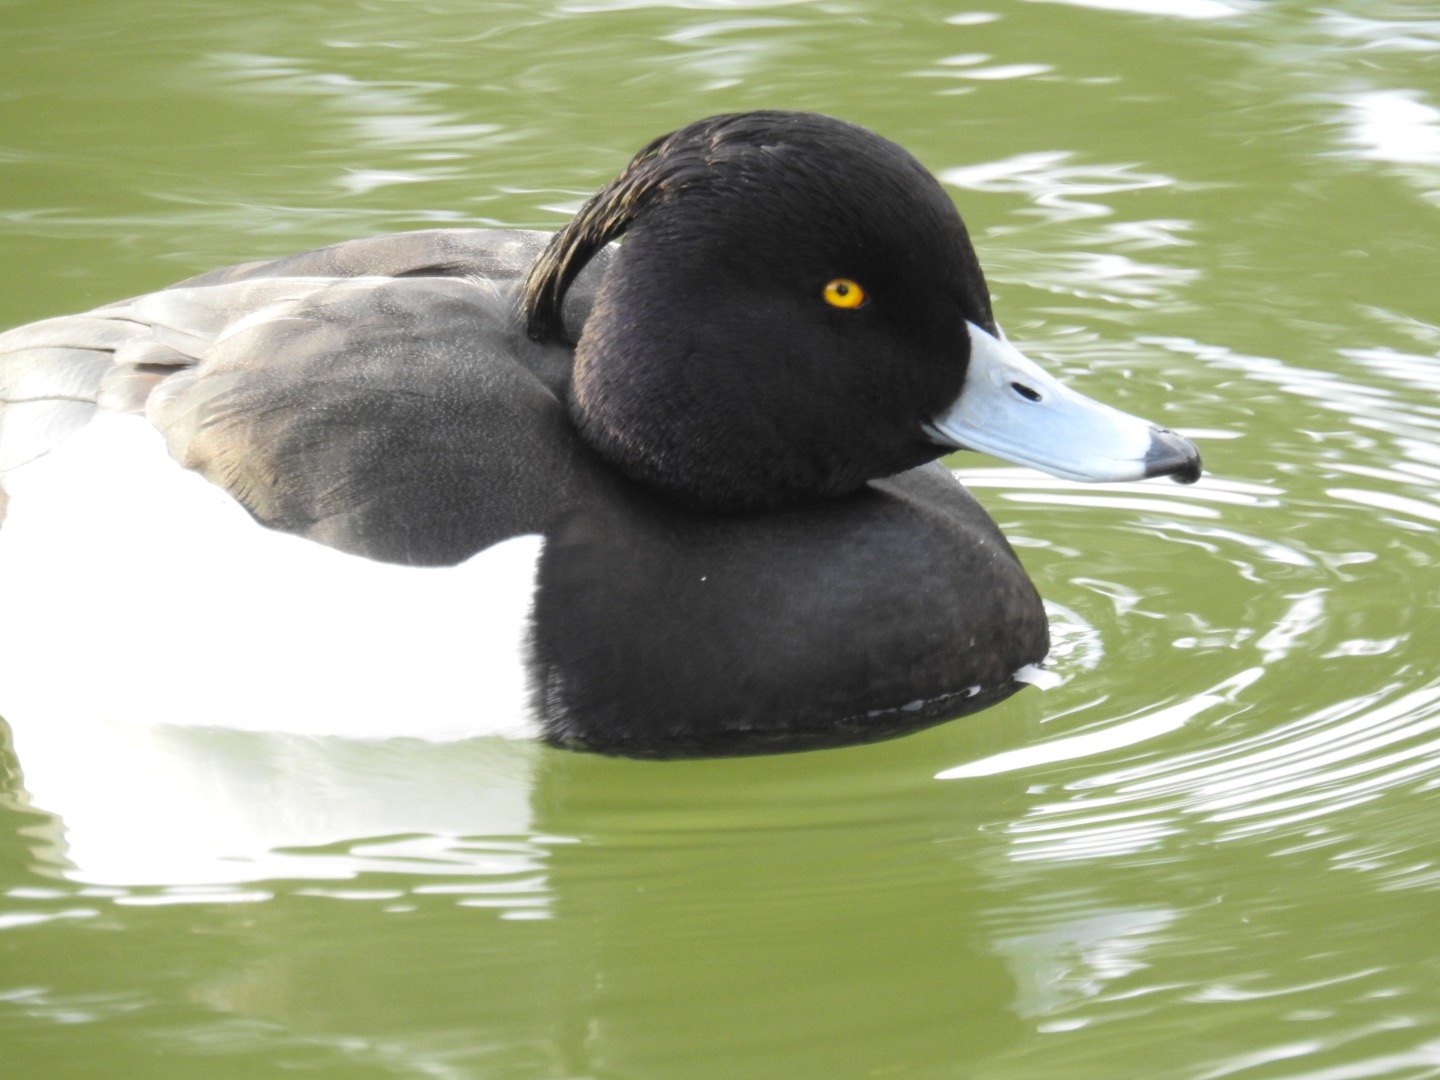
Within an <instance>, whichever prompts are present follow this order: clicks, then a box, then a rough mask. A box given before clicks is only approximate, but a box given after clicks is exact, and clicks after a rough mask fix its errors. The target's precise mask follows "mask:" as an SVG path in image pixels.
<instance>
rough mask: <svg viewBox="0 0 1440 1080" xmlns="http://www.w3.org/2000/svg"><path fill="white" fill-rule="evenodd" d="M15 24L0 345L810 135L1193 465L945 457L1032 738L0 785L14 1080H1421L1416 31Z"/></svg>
mask: <svg viewBox="0 0 1440 1080" xmlns="http://www.w3.org/2000/svg"><path fill="white" fill-rule="evenodd" d="M0 27H3V31H4V40H5V43H6V44H5V47H4V51H5V56H6V63H5V64H4V65H3V66H0V193H3V198H0V251H3V253H4V258H3V263H0V265H3V270H0V275H3V280H4V283H5V288H4V289H3V290H0V323H3V324H5V325H9V324H13V323H17V322H21V321H25V320H28V319H34V318H39V317H42V316H45V315H49V314H55V313H59V312H65V311H73V310H79V309H82V308H84V307H86V306H90V305H94V304H98V303H102V302H106V301H109V300H112V299H116V298H119V297H122V296H125V295H129V294H133V293H136V292H139V291H143V290H146V289H151V288H155V287H159V286H161V285H163V284H166V283H168V282H170V281H173V280H176V279H178V278H180V277H183V276H185V275H187V274H189V273H193V272H198V271H200V270H204V269H208V268H210V267H212V266H216V265H220V264H222V263H226V262H234V261H240V260H244V259H250V258H255V257H259V256H264V255H276V254H282V253H285V252H288V251H292V250H297V249H300V248H304V247H309V246H315V245H318V244H323V243H328V242H332V241H335V240H340V239H345V238H348V237H351V236H356V235H364V234H370V233H375V232H380V231H385V230H392V229H401V228H411V227H423V226H428V225H449V224H490V223H503V224H512V225H527V226H538V227H553V226H554V225H556V224H557V223H559V222H560V221H562V220H563V219H564V217H565V215H566V214H567V213H569V212H570V211H572V210H573V209H574V208H575V207H576V206H577V205H578V204H579V202H580V201H581V200H582V199H583V198H584V196H585V195H586V194H587V193H588V192H590V191H591V190H593V189H594V188H595V187H596V186H598V185H599V184H600V183H602V182H603V181H604V180H606V179H607V178H608V177H609V176H610V175H612V174H613V173H614V171H615V170H616V169H618V168H619V166H620V165H621V164H623V162H624V161H625V160H626V158H627V157H628V155H629V154H630V153H631V152H632V151H633V150H635V149H636V148H638V147H639V146H640V145H642V144H643V143H644V142H645V141H647V140H648V139H649V138H651V137H652V136H654V135H656V134H658V133H660V132H663V131H666V130H668V129H670V128H672V127H675V126H677V125H678V124H681V123H683V122H685V121H687V120H689V119H692V118H695V117H697V116H700V115H703V114H706V113H711V112H718V111H725V110H731V109H743V108H757V107H791V108H810V109H819V110H823V111H827V112H832V113H836V114H838V115H842V116H845V117H848V118H850V119H854V120H857V121H860V122H862V123H865V124H867V125H869V126H871V127H874V128H876V129H878V130H880V131H881V132H883V133H884V134H886V135H888V136H890V137H892V138H894V139H896V140H898V141H899V142H901V143H903V144H905V145H906V146H907V147H909V148H910V149H911V150H913V151H914V152H915V153H916V154H917V155H918V156H919V157H920V158H921V160H922V161H924V162H925V163H926V164H927V165H928V166H929V167H930V168H931V169H932V170H934V171H935V172H936V174H937V175H939V176H940V177H941V178H942V180H943V181H944V182H945V183H946V184H947V185H948V187H949V188H950V190H951V191H952V193H953V195H954V197H955V199H956V202H957V205H959V206H960V208H961V210H962V212H963V213H964V214H965V216H966V219H967V221H968V222H969V224H970V227H971V230H972V233H973V235H974V237H975V240H976V246H977V248H978V249H979V251H980V255H981V259H982V261H983V262H984V264H985V266H986V268H987V271H988V273H989V276H990V281H991V286H992V289H993V291H994V293H995V294H996V304H997V313H998V315H999V317H1000V319H1001V321H1002V322H1003V323H1004V324H1005V326H1006V329H1007V331H1008V333H1009V335H1010V336H1011V337H1012V338H1013V339H1015V340H1017V341H1018V342H1020V343H1021V344H1022V345H1023V346H1025V347H1026V349H1027V351H1028V352H1030V354H1031V355H1033V356H1034V357H1036V358H1037V359H1039V360H1041V361H1042V362H1044V363H1046V364H1047V365H1048V366H1050V367H1051V368H1052V369H1054V370H1057V371H1059V372H1061V373H1063V374H1065V375H1066V376H1067V377H1069V378H1070V379H1071V380H1072V381H1073V382H1074V383H1075V384H1076V385H1078V386H1079V387H1080V388H1082V389H1083V390H1085V391H1086V392H1088V393H1090V394H1092V395H1094V396H1097V397H1102V398H1104V399H1106V400H1109V401H1112V402H1114V403H1115V404H1117V405H1119V406H1121V407H1123V408H1126V409H1128V410H1131V411H1134V412H1137V413H1140V414H1142V415H1145V416H1149V417H1152V418H1155V419H1157V420H1161V421H1163V422H1165V423H1168V424H1171V425H1172V426H1176V427H1179V428H1181V429H1183V430H1186V431H1187V432H1190V433H1191V434H1193V435H1195V436H1196V437H1197V438H1199V439H1200V440H1201V441H1202V445H1203V448H1204V451H1205V455H1206V463H1207V467H1208V469H1209V473H1208V475H1207V476H1206V478H1205V479H1204V480H1203V481H1202V482H1201V483H1200V484H1198V485H1196V486H1195V487H1194V488H1178V487H1175V486H1173V485H1170V484H1167V483H1163V482H1161V483H1155V484H1144V485H1125V486H1115V487H1113V488H1112V487H1103V486H1102V487H1098V488H1097V487H1081V486H1078V485H1074V484H1069V483H1065V482H1061V481H1055V480H1050V479H1047V478H1043V477H1040V476H1038V475H1036V474H1034V473H1030V472H1027V471H1025V470H1020V469H1012V468H1008V467H1001V466H997V465H996V464H995V463H994V462H990V461H987V460H984V459H979V458H975V457H967V456H960V457H957V458H955V459H954V460H953V462H952V464H953V465H954V466H955V467H956V468H957V469H958V470H960V473H961V476H962V478H963V479H964V480H965V481H966V483H967V484H969V485H970V486H971V487H972V488H973V489H974V490H975V491H976V493H977V494H978V495H979V496H980V498H981V499H982V500H983V501H984V502H985V503H986V504H987V506H988V507H989V508H990V510H991V512H992V513H993V514H994V515H995V517H996V518H997V519H998V520H999V521H1000V522H1001V524H1002V525H1003V527H1004V528H1005V530H1006V532H1007V533H1008V534H1009V536H1010V537H1011V538H1012V540H1013V541H1014V543H1015V544H1016V546H1017V549H1018V550H1019V551H1020V553H1021V555H1022V557H1023V559H1024V561H1025V563H1026V565H1027V567H1028V568H1029V570H1030V572H1031V574H1032V576H1033V577H1034V578H1035V581H1036V583H1037V584H1038V586H1039V587H1040V590H1041V592H1042V593H1043V594H1044V596H1045V597H1046V598H1047V602H1048V604H1049V606H1050V610H1051V614H1052V619H1053V622H1054V626H1055V638H1056V652H1055V656H1054V658H1053V663H1052V670H1053V671H1054V672H1055V675H1056V680H1055V685H1052V686H1050V687H1049V688H1047V689H1045V690H1043V691H1042V690H1038V689H1036V690H1027V691H1025V692H1024V693H1022V694H1020V695H1018V696H1017V697H1015V698H1012V699H1011V700H1010V701H1008V702H1006V703H1004V704H1003V705H1001V706H999V707H997V708H994V709H992V710H990V711H988V712H985V713H983V714H980V715H978V716H975V717H972V718H969V719H966V720H962V721H959V722H956V723H953V724H949V725H944V726H941V727H938V728H935V729H933V730H930V731H927V732H923V733H921V734H919V735H915V736H912V737H910V738H906V739H901V740H897V741H894V742H890V743H885V744H880V745H876V746H869V747H859V748H853V749H846V750H837V751H826V752H818V753H808V754H799V755H793V756H785V757H776V758H765V759H750V760H739V761H716V762H684V763H666V764H656V763H642V762H627V761H615V760H609V759H602V758H592V757H584V756H580V755H574V754H567V753H563V752H558V751H552V750H548V749H541V748H533V747H517V746H514V745H506V744H501V745H489V744H485V743H479V744H476V745H473V746H467V747H464V748H461V749H455V748H449V749H446V750H437V748H434V747H426V746H420V745H413V746H410V745H387V746H384V747H375V746H349V747H335V746H327V745H323V744H320V745H317V744H312V743H304V742H298V741H296V742H292V741H286V740H278V739H268V738H264V737H255V736H243V735H235V734H230V735H225V736H223V737H222V736H218V735H206V734H204V733H188V734H185V733H168V734H167V733H160V734H157V735H154V736H153V737H150V738H149V739H147V740H144V741H142V742H141V743H140V744H138V745H136V744H133V743H127V742H124V741H123V740H122V741H119V742H117V743H114V744H105V743H95V744H90V745H85V746H74V747H69V748H65V749H67V750H68V752H69V754H70V755H71V766H72V767H69V768H65V769H62V770H60V771H59V772H55V771H53V770H52V771H50V772H46V773H43V775H42V771H40V770H38V769H33V768H32V771H31V773H29V774H26V775H23V776H22V772H23V771H24V770H25V768H26V766H25V761H24V760H23V759H22V760H20V761H19V762H18V764H17V762H16V760H15V759H14V757H13V755H6V754H5V753H3V752H0V1048H3V1057H4V1060H5V1062H6V1065H7V1067H8V1068H10V1069H13V1070H14V1071H15V1072H16V1074H17V1075H33V1076H43V1077H47V1078H49V1077H68V1076H76V1077H79V1076H93V1075H111V1076H131V1075H134V1076H145V1077H147V1078H151V1077H153V1078H164V1077H170V1076H174V1077H182V1076H183V1077H189V1076H193V1075H196V1074H197V1073H198V1072H201V1071H204V1072H205V1074H206V1075H213V1076H217V1077H225V1076H236V1077H246V1078H253V1077H264V1076H272V1075H275V1076H279V1075H286V1074H290V1073H293V1072H296V1071H302V1070H303V1071H306V1072H307V1073H309V1074H313V1075H317V1076H335V1077H345V1078H347V1080H352V1078H362V1077H370V1076H374V1077H381V1076H405V1077H411V1076H413V1077H436V1076H443V1077H455V1078H484V1080H492V1078H507V1080H508V1078H516V1080H521V1078H540V1077H564V1078H581V1077H596V1078H602V1077H603V1078H619V1077H626V1078H650V1077H653V1078H657V1080H658V1078H666V1080H670V1078H675V1077H685V1078H687V1080H692V1078H693V1080H703V1078H708V1077H715V1078H717V1080H719V1078H726V1080H729V1078H734V1077H737V1076H745V1077H753V1078H757V1080H761V1078H769V1077H774V1078H776V1080H781V1078H783V1080H795V1078H797V1077H826V1078H829V1080H842V1078H846V1077H856V1078H860V1077H867V1078H868V1077H923V1078H931V1077H935V1078H942V1077H965V1078H977V1080H990V1078H1029V1077H1042V1076H1065V1077H1069V1078H1087V1077H1094V1078H1096V1080H1102V1078H1104V1080H1111V1078H1114V1077H1130V1076H1144V1077H1147V1078H1193V1080H1210V1078H1219V1077H1237V1078H1244V1080H1302V1078H1304V1080H1349V1078H1355V1077H1394V1078H1419V1077H1432V1076H1440V990H1437V987H1440V939H1437V936H1436V932H1435V930H1434V922H1435V918H1434V913H1435V911H1436V910H1437V907H1436V905H1437V897H1436V892H1437V889H1440V844H1437V841H1436V839H1435V835H1436V828H1435V820H1436V809H1435V808H1436V805H1437V802H1436V799H1437V796H1436V793H1435V790H1434V789H1435V788H1436V787H1437V785H1440V672H1437V665H1436V660H1435V644H1434V643H1435V642H1436V641H1437V640H1440V636H1437V635H1440V625H1437V623H1440V617H1437V614H1436V609H1437V602H1436V601H1437V592H1440V579H1437V570H1436V567H1435V559H1436V543H1437V535H1436V534H1437V528H1440V445H1437V438H1436V435H1437V431H1440V405H1437V390H1440V360H1437V355H1440V330H1437V326H1440V290H1437V288H1436V271H1435V268H1436V265H1437V257H1440V217H1437V215H1440V55H1437V54H1440V17H1437V16H1436V15H1435V14H1434V12H1433V10H1432V9H1431V7H1430V5H1427V4H1422V3H1419V2H1418V0H1417V2H1412V3H1402V2H1393V3H1386V2H1384V0H1378V2H1361V0H1338V2H1336V3H1332V4H1329V5H1326V6H1323V7H1316V6H1313V5H1308V4H1301V3H1293V2H1284V0H1281V2H1270V3H1262V2H1259V0H1073V2H1031V0H1001V2H995V3H985V4H978V5H975V4H964V3H960V2H952V3H932V2H920V3H911V4H906V5H904V6H903V8H902V9H900V10H896V5H893V4H883V3H880V2H879V0H831V2H826V3H784V2H760V0H756V2H748V3H747V2H739V0H736V2H723V0H709V2H706V0H690V2H687V3H662V2H658V0H657V2H646V0H573V2H556V3H520V2H510V3H504V2H489V3H475V2H466V3H460V2H456V0H427V2H424V3H410V2H406V3H399V2H393V0H370V2H367V3H357V4H312V5H304V6H299V7H296V6H294V5H282V4H274V3H270V2H266V0H262V2H259V3H252V4H247V5H233V4H220V3H211V2H198V3H196V2H186V3H179V2H175V0H171V2H168V3H164V2H162V3H154V4H149V5H145V6H143V7H137V6H134V5H115V4H104V3H96V2H82V0H66V2H65V3H61V4H55V3H49V4H41V3H38V2H33V0H18V2H17V0H12V2H9V3H5V4H3V5H0ZM0 604H3V599H0ZM0 617H3V608H0ZM196 632H203V627H197V628H196ZM237 663H238V664H240V665H241V666H242V670H243V660H240V661H237ZM4 730H5V729H4V728H3V726H0V732H3V731H4ZM22 734H23V733H22ZM31 737H32V739H34V738H43V736H31ZM17 741H19V742H21V743H22V746H23V739H18V740H17ZM31 789H34V790H33V792H32V790H31ZM44 791H49V792H50V796H49V804H48V805H47V802H46V800H45V799H44V798H42V797H41V795H42V792H44ZM32 796H33V797H32ZM61 802H67V803H68V806H65V807H62V806H60V805H58V804H59V803H61ZM57 813H63V814H64V815H65V817H64V819H63V824H62V819H61V818H59V817H57V816H56V814H57ZM67 830H68V831H67Z"/></svg>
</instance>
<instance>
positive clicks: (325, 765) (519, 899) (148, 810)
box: [24, 724, 563, 917]
mask: <svg viewBox="0 0 1440 1080" xmlns="http://www.w3.org/2000/svg"><path fill="white" fill-rule="evenodd" d="M84 739H85V742H86V755H85V757H84V759H83V760H81V761H78V762H77V760H76V759H75V758H74V756H73V755H70V754H67V753H65V748H66V746H70V745H73V740H70V741H65V740H60V745H57V746H54V747H50V746H43V745H42V746H40V747H38V748H36V747H31V749H38V750H39V751H53V752H37V753H31V754H27V755H26V757H25V758H24V770H25V787H26V790H27V791H28V792H29V793H30V796H31V797H32V798H33V801H34V805H35V808H36V809H38V810H44V811H48V812H50V813H54V814H56V815H59V816H58V817H56V818H53V819H49V824H47V825H38V826H35V827H32V828H31V829H29V830H28V832H29V833H30V834H31V836H32V840H33V843H34V846H35V848H36V850H35V852H34V855H35V857H36V858H37V860H38V861H39V862H41V863H42V864H49V865H51V866H54V867H56V868H57V869H59V871H60V872H61V873H63V874H64V876H66V877H68V878H70V879H72V880H75V881H80V882H86V883H89V884H91V885H95V886H119V887H121V888H120V889H119V890H118V891H114V892H110V893H107V895H110V896H112V897H113V898H114V899H115V900H116V902H127V903H181V902H187V901H189V902H205V903H213V902H217V901H224V900H231V901H234V900H255V899H265V898H268V896H269V895H270V894H269V892H267V891H265V890H255V889H237V888H235V886H237V885H243V884H246V883H257V882H265V881H273V880H276V879H304V880H310V881H315V882H332V881H333V882H344V881H349V880H352V879H354V878H356V877H358V876H359V875H361V874H387V875H419V876H422V877H424V878H426V879H428V880H429V881H430V882H431V883H432V884H429V885H427V886H426V887H425V888H426V889H428V890H429V891H446V892H452V893H454V894H455V895H456V896H457V897H458V898H459V900H460V902H461V903H462V905H465V906H475V905H481V906H490V907H499V908H502V909H504V910H505V911H507V912H510V913H512V914H514V915H517V916H520V917H534V916H535V915H536V914H543V910H544V909H545V908H546V906H547V905H548V904H549V892H548V885H547V883H546V876H545V866H546V861H547V850H548V845H549V844H551V843H560V842H563V838H553V837H550V838H546V837H536V836H533V835H532V831H531V830H532V825H533V822H532V814H531V806H530V797H531V787H532V784H533V771H534V767H535V759H536V755H537V754H538V753H540V748H539V746H538V745H536V744H534V743H530V742H525V741H520V740H511V739H502V738H495V739H474V740H470V741H468V742H461V743H450V744H444V745H440V744H430V743H425V742H422V741H420V740H405V739H400V740H382V741H375V742H369V741H364V740H346V739H333V738H305V737H298V736H286V735H275V734H269V733H251V732H227V731H220V730H212V729H182V728H174V727H166V726H163V725H157V726H155V727H152V728H148V729H124V730H120V729H115V728H111V727H106V726H103V725H98V724H97V725H91V726H90V727H89V728H88V729H87V730H86V733H85V735H84ZM436 878H447V879H450V881H449V882H448V883H447V884H445V885H444V886H440V885H436V884H433V883H434V881H435V879H436ZM129 886H139V887H142V890H143V891H141V892H138V893H137V892H134V891H133V890H130V889H128V888H127V887H129ZM151 887H153V888H151ZM417 891H419V890H417ZM86 895H90V894H88V893H87V894H86ZM326 895H345V894H344V890H343V889H340V890H338V892H337V891H331V890H329V889H328V888H327V890H326Z"/></svg>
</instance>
